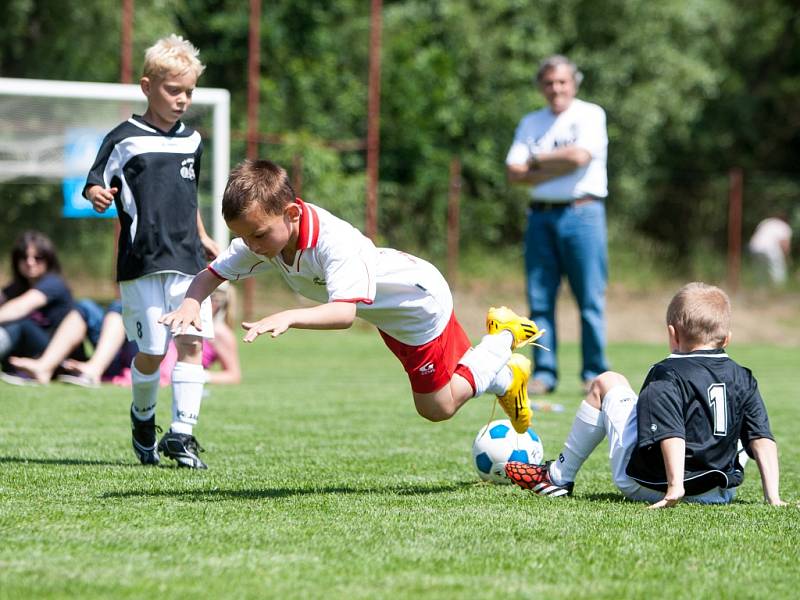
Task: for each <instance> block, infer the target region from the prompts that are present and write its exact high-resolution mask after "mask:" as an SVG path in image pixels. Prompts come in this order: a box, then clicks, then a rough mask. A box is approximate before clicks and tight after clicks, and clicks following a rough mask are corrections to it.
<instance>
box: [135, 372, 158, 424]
mask: <svg viewBox="0 0 800 600" xmlns="http://www.w3.org/2000/svg"><path fill="white" fill-rule="evenodd" d="M159 379H161V373H160V372H159V370H158V369H156V370H155V371H153V372H152V373H150V374H149V375H147V374H145V373H142V372H141V371H140V370H139V369H137V368H136V365H135V364H134V363H133V362H131V389H132V390H133V414H134V416H135V417H136V418H137V419H139V420H141V421H146V420H147V419H149V418H150V417H152V416H153V415H154V414H155V412H156V403H157V401H158V384H159Z"/></svg>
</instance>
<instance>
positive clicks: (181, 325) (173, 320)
mask: <svg viewBox="0 0 800 600" xmlns="http://www.w3.org/2000/svg"><path fill="white" fill-rule="evenodd" d="M158 322H159V323H161V324H162V325H166V326H167V327H169V330H170V333H172V335H181V334H183V333H186V330H187V329H188V328H189V327H190V326H191V327H194V328H195V329H197V330H198V331H201V330H202V329H203V323H202V320H201V319H200V304H199V303H198V302H197V301H196V300H194V299H191V298H187V299H186V300H184V301H183V302H182V303H181V305H180V306H179V307H178V310H174V311H172V312H170V313H167V314H165V315H162V317H161V318H160V319H159V320H158Z"/></svg>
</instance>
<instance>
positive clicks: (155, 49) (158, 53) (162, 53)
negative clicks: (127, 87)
mask: <svg viewBox="0 0 800 600" xmlns="http://www.w3.org/2000/svg"><path fill="white" fill-rule="evenodd" d="M199 55H200V51H199V50H198V49H197V48H195V47H194V45H193V44H192V43H191V42H190V41H189V40H185V39H183V38H182V37H181V36H179V35H175V34H174V33H172V34H170V35H168V36H167V37H163V38H161V39H160V40H158V41H157V42H156V43H155V44H153V45H152V46H150V47H149V48H148V49H147V50H146V51H145V53H144V67H143V68H142V74H143V75H144V76H145V77H149V78H151V79H153V78H157V79H163V78H164V77H166V76H167V75H170V74H178V75H183V74H184V73H186V72H188V71H191V72H192V73H194V76H195V78H199V77H200V75H201V74H202V73H203V71H204V70H205V68H206V67H205V65H203V63H201V62H200V59H199V58H198V56H199Z"/></svg>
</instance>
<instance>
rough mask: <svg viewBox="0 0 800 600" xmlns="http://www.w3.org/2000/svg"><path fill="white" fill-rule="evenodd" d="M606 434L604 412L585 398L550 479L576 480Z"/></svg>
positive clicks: (563, 481)
mask: <svg viewBox="0 0 800 600" xmlns="http://www.w3.org/2000/svg"><path fill="white" fill-rule="evenodd" d="M605 436H606V429H605V426H604V425H603V414H602V413H601V412H600V411H599V410H597V409H596V408H595V407H594V406H592V405H591V404H589V403H588V402H586V400H584V401H583V402H581V405H580V406H579V407H578V412H577V413H576V415H575V420H574V421H573V422H572V429H571V430H570V432H569V435H568V436H567V441H566V442H564V448H563V449H562V450H561V454H559V455H558V460H555V461H553V462H552V463H551V465H550V479H552V481H553V483H555V484H556V485H564V484H565V483H569V482H572V481H575V476H576V475H577V474H578V471H579V470H580V468H581V466H582V465H583V463H584V462H586V459H587V458H589V455H590V454H591V453H592V451H593V450H594V449H595V448H597V445H598V444H599V443H600V442H602V441H603V438H604V437H605Z"/></svg>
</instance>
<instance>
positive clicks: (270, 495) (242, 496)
mask: <svg viewBox="0 0 800 600" xmlns="http://www.w3.org/2000/svg"><path fill="white" fill-rule="evenodd" d="M473 485H474V482H472V481H461V482H458V483H453V484H448V485H412V486H405V485H387V486H384V487H353V486H347V485H342V486H321V487H308V488H300V487H284V488H264V489H257V490H252V489H250V490H219V489H215V490H129V491H124V492H107V493H105V494H101V495H100V497H101V498H104V499H109V498H137V497H141V498H153V497H170V498H178V499H182V500H188V501H195V502H210V501H214V502H216V501H224V500H263V499H277V498H292V497H296V496H311V495H313V496H318V495H320V494H330V495H337V494H354V495H365V496H366V495H370V494H378V495H397V496H415V495H424V494H444V493H448V492H456V491H459V490H462V489H464V488H468V487H472V486H473Z"/></svg>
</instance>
